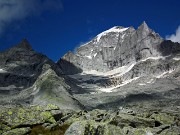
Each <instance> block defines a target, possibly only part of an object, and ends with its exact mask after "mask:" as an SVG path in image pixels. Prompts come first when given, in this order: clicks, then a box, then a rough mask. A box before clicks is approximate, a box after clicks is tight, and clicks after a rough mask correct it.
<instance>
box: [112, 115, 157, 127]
mask: <svg viewBox="0 0 180 135" xmlns="http://www.w3.org/2000/svg"><path fill="white" fill-rule="evenodd" d="M110 124H113V125H116V126H120V127H122V128H123V127H126V126H131V127H134V128H137V127H154V126H155V121H154V120H153V119H148V118H142V117H137V116H132V115H128V114H119V115H117V116H116V117H114V118H113V119H112V120H111V121H110Z"/></svg>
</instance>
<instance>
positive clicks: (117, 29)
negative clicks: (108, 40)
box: [97, 26, 128, 42]
mask: <svg viewBox="0 0 180 135" xmlns="http://www.w3.org/2000/svg"><path fill="white" fill-rule="evenodd" d="M127 29H128V28H118V27H117V26H115V27H113V28H111V29H109V30H106V31H104V32H102V33H100V34H99V35H97V42H99V40H100V39H101V37H102V36H104V35H106V34H107V33H110V32H117V33H121V32H124V31H126V30H127Z"/></svg>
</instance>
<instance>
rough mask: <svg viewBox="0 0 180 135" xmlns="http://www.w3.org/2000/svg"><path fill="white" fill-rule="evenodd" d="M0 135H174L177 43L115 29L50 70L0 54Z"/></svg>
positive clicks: (45, 63)
mask: <svg viewBox="0 0 180 135" xmlns="http://www.w3.org/2000/svg"><path fill="white" fill-rule="evenodd" d="M0 107H1V109H0V134H3V135H24V134H29V135H37V134H44V135H51V134H52V135H64V134H65V135H82V134H83V135H109V134H110V135H126V134H127V135H156V134H160V135H165V134H167V135H171V134H173V135H179V134H180V113H179V112H180V44H179V43H173V42H171V41H167V40H164V39H163V38H162V37H160V35H159V34H157V33H155V31H153V30H152V29H150V28H149V27H148V25H147V24H146V23H145V22H143V23H142V24H141V25H140V26H139V27H138V28H137V29H135V28H133V27H127V28H124V27H121V26H115V27H113V28H111V29H109V30H107V31H104V32H102V33H100V34H98V35H97V36H96V37H95V38H94V39H92V40H91V41H89V42H88V43H86V44H84V45H82V46H80V47H79V48H78V49H77V51H76V53H73V52H70V51H69V52H67V53H66V54H65V55H64V56H63V57H62V58H60V60H59V61H58V62H57V63H54V62H53V61H52V60H50V59H49V58H48V57H46V56H45V55H43V54H40V53H37V52H36V51H34V50H33V49H32V47H31V46H30V44H29V42H28V41H27V40H26V39H24V40H22V41H21V42H20V43H19V44H18V45H16V46H14V47H12V48H10V49H8V50H6V51H3V52H0Z"/></svg>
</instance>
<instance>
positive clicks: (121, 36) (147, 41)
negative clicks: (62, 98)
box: [58, 22, 178, 74]
mask: <svg viewBox="0 0 180 135" xmlns="http://www.w3.org/2000/svg"><path fill="white" fill-rule="evenodd" d="M164 44H168V43H167V42H166V41H165V40H164V39H162V38H161V37H160V36H159V34H157V33H155V32H154V31H153V30H151V29H150V28H149V27H148V26H147V24H146V23H145V22H143V23H142V24H141V25H140V26H139V27H138V29H137V30H135V29H134V28H133V27H128V28H123V27H118V26H117V27H113V28H111V29H109V30H107V31H105V32H102V33H101V34H99V35H97V36H96V37H95V38H94V39H93V40H91V41H90V42H88V43H86V44H85V45H82V46H80V47H79V48H78V49H77V52H76V53H75V54H73V53H72V52H68V53H67V54H65V55H64V56H63V57H62V59H60V61H59V62H58V64H59V65H60V66H61V67H66V68H62V70H63V69H65V70H64V72H70V71H71V69H69V70H68V66H66V65H65V64H64V63H65V62H64V61H66V63H67V62H69V63H72V65H75V66H76V67H77V68H76V69H79V70H74V72H75V73H77V72H78V71H79V72H81V71H82V70H83V71H86V70H87V71H89V70H96V71H100V72H106V71H110V70H112V69H115V68H117V67H121V66H124V65H127V64H128V63H132V62H136V61H139V60H142V59H145V58H147V57H157V56H161V55H163V56H164V55H170V54H171V53H172V51H171V50H172V49H171V48H169V47H171V45H169V46H168V47H165V48H164V46H165V45H164ZM170 44H171V43H170ZM172 44H173V43H172ZM173 46H174V45H173ZM175 48H176V49H177V48H178V47H177V46H176V47H175ZM163 49H166V50H163ZM72 70H73V69H72ZM71 72H72V71H71ZM70 74H73V73H70Z"/></svg>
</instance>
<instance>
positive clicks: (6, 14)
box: [0, 0, 63, 33]
mask: <svg viewBox="0 0 180 135" xmlns="http://www.w3.org/2000/svg"><path fill="white" fill-rule="evenodd" d="M62 8H63V6H62V2H61V0H0V33H2V32H3V31H4V30H5V28H6V27H7V26H8V25H9V24H10V23H12V22H13V21H18V20H21V19H24V18H26V17H29V16H33V15H41V14H42V13H43V12H44V11H47V10H59V9H62Z"/></svg>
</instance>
